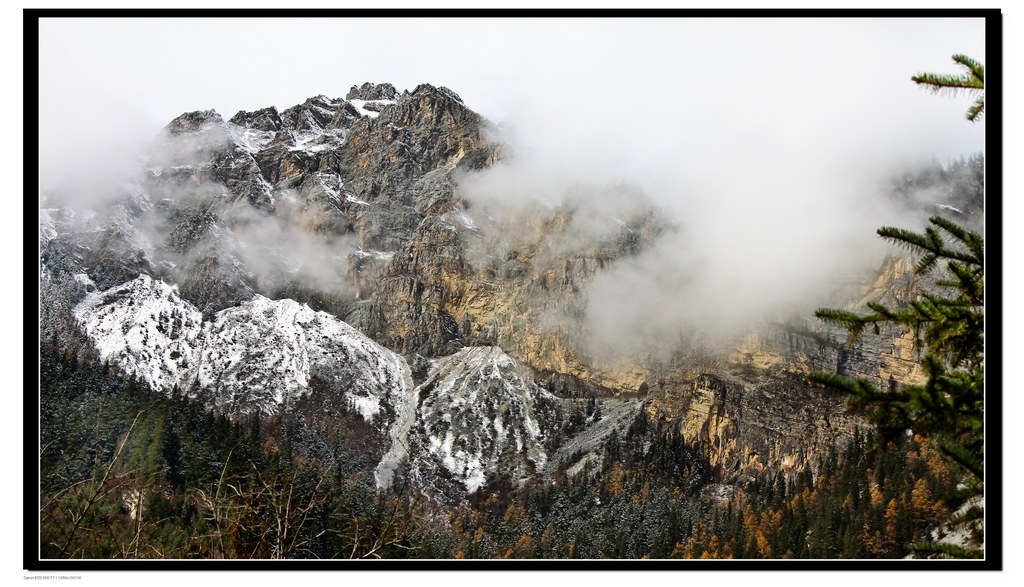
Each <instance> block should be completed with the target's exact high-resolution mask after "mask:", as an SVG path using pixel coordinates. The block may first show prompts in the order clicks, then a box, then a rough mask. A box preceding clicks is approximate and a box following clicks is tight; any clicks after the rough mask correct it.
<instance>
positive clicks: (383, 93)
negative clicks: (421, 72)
mask: <svg viewBox="0 0 1024 587" xmlns="http://www.w3.org/2000/svg"><path fill="white" fill-rule="evenodd" d="M398 97H399V92H398V90H396V89H395V86H393V85H391V84H389V83H383V84H374V83H371V82H366V83H364V84H363V85H361V86H352V89H350V90H349V91H348V94H346V95H345V99H346V100H366V101H368V102H369V101H377V100H397V99H398Z"/></svg>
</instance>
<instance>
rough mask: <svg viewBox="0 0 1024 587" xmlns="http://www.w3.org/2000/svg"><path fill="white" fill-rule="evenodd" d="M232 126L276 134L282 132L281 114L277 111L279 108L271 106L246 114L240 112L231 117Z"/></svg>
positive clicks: (242, 111)
mask: <svg viewBox="0 0 1024 587" xmlns="http://www.w3.org/2000/svg"><path fill="white" fill-rule="evenodd" d="M228 122H230V123H231V124H237V125H238V126H241V127H243V128H251V129H254V130H263V131H271V132H276V131H279V130H281V126H282V124H283V123H282V122H281V114H280V113H279V112H278V111H277V108H275V107H273V106H270V107H268V108H261V109H259V110H256V111H254V112H246V111H244V110H239V111H238V113H237V114H235V115H234V116H232V117H231V120H229V121H228Z"/></svg>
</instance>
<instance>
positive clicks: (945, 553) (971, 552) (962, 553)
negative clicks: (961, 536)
mask: <svg viewBox="0 0 1024 587" xmlns="http://www.w3.org/2000/svg"><path fill="white" fill-rule="evenodd" d="M910 549H911V550H913V551H914V554H915V555H917V554H922V555H926V558H932V557H935V556H937V557H939V558H984V557H985V551H984V550H982V549H980V548H963V547H962V546H957V545H955V544H950V543H948V542H932V541H925V542H918V543H917V544H914V545H913V546H911V547H910Z"/></svg>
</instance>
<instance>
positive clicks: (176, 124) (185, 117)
mask: <svg viewBox="0 0 1024 587" xmlns="http://www.w3.org/2000/svg"><path fill="white" fill-rule="evenodd" d="M210 125H216V126H221V127H222V126H224V118H223V117H222V116H221V115H220V114H219V113H218V112H217V111H216V110H195V111H193V112H186V113H184V114H182V115H181V116H178V117H177V118H175V119H174V120H172V121H171V122H169V123H168V124H167V126H165V127H164V128H163V130H164V132H166V133H168V134H170V135H172V136H176V135H182V134H194V133H198V132H202V131H204V130H206V128H207V127H209V126H210Z"/></svg>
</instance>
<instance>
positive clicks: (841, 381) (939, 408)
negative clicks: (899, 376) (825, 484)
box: [810, 55, 985, 558]
mask: <svg viewBox="0 0 1024 587" xmlns="http://www.w3.org/2000/svg"><path fill="white" fill-rule="evenodd" d="M953 60H954V61H956V62H957V63H959V64H961V65H963V66H964V67H966V68H967V69H968V70H969V71H968V73H967V74H964V75H962V76H947V75H936V74H921V75H918V76H914V78H913V80H914V81H915V82H917V83H919V84H926V85H928V86H930V87H932V88H934V89H936V91H941V90H943V89H952V90H957V89H965V90H970V91H980V92H982V96H981V97H980V98H978V100H977V101H976V102H975V103H974V105H972V106H971V109H970V110H969V111H968V113H967V118H968V120H971V121H975V120H978V119H979V118H980V117H981V115H982V113H983V111H984V108H985V101H984V94H983V91H984V79H985V69H984V66H982V65H981V64H980V63H977V62H975V61H973V60H971V59H970V58H967V57H964V56H962V55H955V56H954V57H953ZM929 222H930V224H931V226H928V227H927V228H926V229H925V231H924V232H923V233H917V232H913V231H909V230H905V229H901V228H893V227H884V228H881V229H879V230H878V234H879V235H880V236H881V237H882V238H884V239H887V240H889V241H892V242H893V243H895V244H897V245H900V246H904V247H906V248H908V249H910V250H911V251H912V252H914V253H917V254H918V255H919V260H918V263H917V266H916V270H917V273H919V274H926V273H929V272H932V271H934V270H935V269H936V268H937V267H939V266H940V264H944V267H943V269H944V275H943V276H942V277H941V278H940V279H938V280H937V281H936V285H938V286H940V287H942V288H945V290H944V291H946V292H950V293H942V294H940V293H923V294H922V295H921V296H920V297H919V298H918V299H915V300H912V301H910V303H909V304H908V305H907V306H906V307H903V308H895V309H894V308H889V307H886V306H884V305H882V304H879V303H871V304H868V308H869V310H870V312H868V313H865V314H857V313H854V312H850V311H846V310H837V309H819V310H817V312H815V314H816V316H817V317H818V318H820V319H823V320H826V321H830V322H833V323H836V324H839V325H841V326H843V327H844V328H845V329H846V330H847V331H848V332H849V333H850V342H851V343H852V342H853V341H855V340H856V339H857V338H859V337H860V336H861V335H862V334H863V332H864V330H865V329H866V328H868V327H871V328H872V330H873V331H874V332H875V333H876V334H878V333H879V332H880V325H882V324H886V323H889V324H894V325H897V326H900V327H904V328H909V329H911V330H912V331H914V332H916V333H917V334H918V338H919V344H920V345H921V347H922V349H923V351H924V358H923V359H922V361H921V364H922V367H923V369H924V372H925V374H926V375H927V380H926V381H925V383H924V384H922V385H904V386H899V387H897V388H896V389H894V390H881V389H879V388H878V387H876V386H875V385H873V384H872V383H871V382H870V381H868V380H867V379H865V378H857V379H852V378H848V377H844V376H840V375H837V374H832V373H814V374H812V375H811V376H810V378H811V380H812V381H815V382H818V383H822V384H825V385H827V386H830V387H833V388H836V389H840V390H843V391H846V392H848V393H849V394H850V399H849V402H848V403H849V405H850V406H851V407H852V408H854V409H859V410H862V411H864V412H866V414H867V416H868V418H869V419H870V420H871V421H872V422H873V423H874V424H875V425H876V426H877V428H878V430H879V432H880V433H881V441H882V443H883V445H884V443H885V442H886V441H889V440H893V439H895V438H897V437H898V436H900V435H901V434H903V433H904V432H905V431H906V430H913V431H914V432H915V433H916V434H920V435H922V436H924V437H927V438H933V439H935V440H936V441H937V443H938V446H939V448H940V450H941V451H942V453H943V454H944V455H945V456H946V457H947V458H948V459H949V460H950V461H952V462H953V463H955V464H956V465H957V466H958V467H959V468H960V470H961V471H962V473H963V475H964V489H963V490H962V491H960V492H957V494H956V495H952V496H949V498H948V501H950V502H960V503H962V502H964V501H966V500H967V499H970V498H977V497H980V496H982V495H983V494H984V459H985V450H984V449H985V442H984V396H985V253H984V248H985V245H984V238H983V237H982V235H981V234H980V233H978V232H975V231H970V230H967V229H965V228H963V227H961V226H960V225H958V224H956V223H954V222H952V221H950V220H948V219H946V218H943V217H940V216H935V217H932V218H931V219H930V220H929ZM953 505H956V503H953ZM982 519H983V511H982V508H981V507H980V506H972V507H971V508H969V509H968V510H967V511H966V512H965V513H964V514H963V515H959V516H955V517H954V518H952V519H950V520H949V521H948V522H947V526H948V525H973V524H978V523H980V522H981V521H982ZM914 550H915V551H917V552H919V553H921V554H924V555H937V556H947V557H972V558H974V557H980V556H982V555H983V552H982V550H981V549H969V548H960V547H956V546H953V545H949V544H939V543H933V542H927V543H919V544H916V545H915V546H914Z"/></svg>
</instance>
